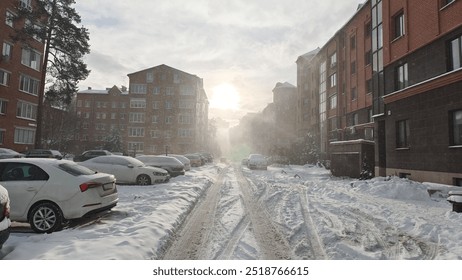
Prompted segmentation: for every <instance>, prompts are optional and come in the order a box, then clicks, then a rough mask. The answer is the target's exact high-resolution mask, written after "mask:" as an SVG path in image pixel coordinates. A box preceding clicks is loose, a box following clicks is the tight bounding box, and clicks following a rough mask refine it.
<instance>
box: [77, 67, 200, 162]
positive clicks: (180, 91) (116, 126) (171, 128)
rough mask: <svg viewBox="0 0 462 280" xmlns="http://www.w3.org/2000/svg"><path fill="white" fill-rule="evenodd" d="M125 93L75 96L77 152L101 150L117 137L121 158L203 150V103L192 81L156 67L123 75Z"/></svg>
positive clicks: (197, 85) (180, 73)
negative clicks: (125, 77)
mask: <svg viewBox="0 0 462 280" xmlns="http://www.w3.org/2000/svg"><path fill="white" fill-rule="evenodd" d="M128 77H129V81H130V87H129V91H128V92H127V91H126V89H124V88H122V89H119V88H117V87H113V88H111V89H106V90H102V91H99V90H91V89H90V90H83V91H80V92H79V93H78V94H77V106H76V107H77V115H78V116H79V118H80V119H81V131H82V132H81V133H80V140H79V142H80V151H83V150H86V149H90V148H96V147H103V146H104V143H106V142H107V141H108V139H107V137H108V136H110V135H120V136H121V139H122V142H123V144H124V149H123V151H121V152H125V153H127V154H130V155H135V154H162V153H164V152H168V153H187V152H197V151H202V150H207V146H208V142H207V141H208V137H207V133H208V131H207V129H208V99H207V95H206V93H205V90H204V88H203V80H202V79H201V78H199V77H197V76H196V75H191V74H188V73H185V72H183V71H180V70H177V69H174V68H172V67H169V66H167V65H159V66H156V67H152V68H149V69H145V70H142V71H138V72H136V73H132V74H128Z"/></svg>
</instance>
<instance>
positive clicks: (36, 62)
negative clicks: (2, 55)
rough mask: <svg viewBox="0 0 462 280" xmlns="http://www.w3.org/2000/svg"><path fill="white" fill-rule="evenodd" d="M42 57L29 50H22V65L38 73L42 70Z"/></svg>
mask: <svg viewBox="0 0 462 280" xmlns="http://www.w3.org/2000/svg"><path fill="white" fill-rule="evenodd" d="M41 58H42V55H41V54H40V53H39V52H36V51H34V50H32V49H29V48H24V49H22V56H21V63H22V64H23V65H26V66H28V67H30V68H32V69H35V70H37V71H39V70H40V61H41V60H42V59H41Z"/></svg>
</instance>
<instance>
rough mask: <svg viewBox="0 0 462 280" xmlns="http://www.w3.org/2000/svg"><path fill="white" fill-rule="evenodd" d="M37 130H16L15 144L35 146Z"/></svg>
mask: <svg viewBox="0 0 462 280" xmlns="http://www.w3.org/2000/svg"><path fill="white" fill-rule="evenodd" d="M34 137H35V130H34V129H29V128H22V127H16V128H15V129H14V143H15V144H34Z"/></svg>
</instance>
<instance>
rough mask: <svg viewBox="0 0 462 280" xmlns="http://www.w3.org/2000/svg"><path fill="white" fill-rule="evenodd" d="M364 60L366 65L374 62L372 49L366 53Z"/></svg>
mask: <svg viewBox="0 0 462 280" xmlns="http://www.w3.org/2000/svg"><path fill="white" fill-rule="evenodd" d="M364 61H365V64H366V65H369V64H371V63H372V51H371V50H369V51H367V52H366V54H365V55H364Z"/></svg>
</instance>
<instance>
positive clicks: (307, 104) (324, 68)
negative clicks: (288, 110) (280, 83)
mask: <svg viewBox="0 0 462 280" xmlns="http://www.w3.org/2000/svg"><path fill="white" fill-rule="evenodd" d="M371 32H372V31H371V8H370V3H369V2H366V3H364V4H363V5H360V6H359V7H358V10H357V11H356V13H355V15H354V16H353V17H352V18H351V19H350V20H349V21H348V22H347V23H346V24H345V25H344V26H343V27H342V28H341V29H340V30H339V31H337V33H336V34H335V35H334V36H333V37H332V38H331V39H330V40H329V41H328V42H327V43H326V44H325V45H324V46H322V47H321V48H319V49H317V50H315V51H312V52H309V53H308V54H305V55H303V56H300V57H299V58H298V59H297V83H298V102H297V103H298V108H299V109H298V112H299V116H298V125H297V128H298V135H299V137H302V136H303V135H305V134H307V133H311V134H312V135H315V136H317V141H319V147H320V152H321V159H322V160H330V162H331V167H332V172H333V173H334V175H348V176H352V177H358V176H359V174H360V172H361V169H362V168H363V166H364V165H365V164H367V165H370V166H373V159H374V145H373V137H374V133H373V132H374V122H373V119H372V115H373V114H372V63H371V58H372V53H371V51H372V46H371V41H372V40H371Z"/></svg>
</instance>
